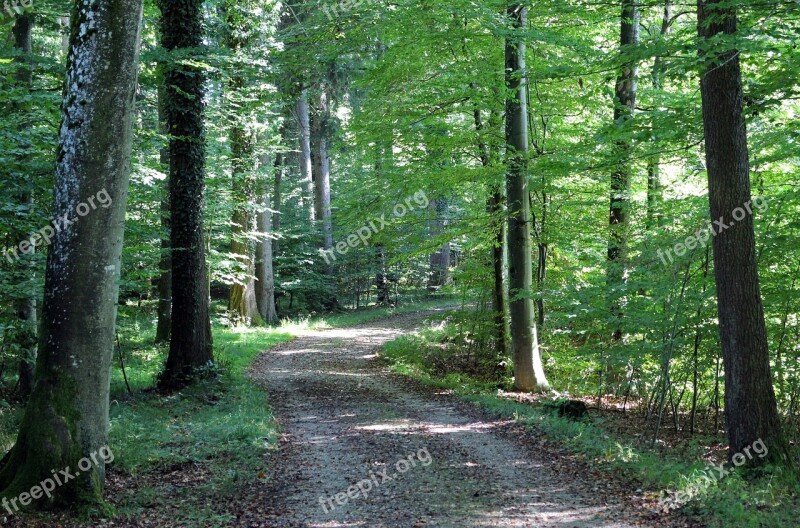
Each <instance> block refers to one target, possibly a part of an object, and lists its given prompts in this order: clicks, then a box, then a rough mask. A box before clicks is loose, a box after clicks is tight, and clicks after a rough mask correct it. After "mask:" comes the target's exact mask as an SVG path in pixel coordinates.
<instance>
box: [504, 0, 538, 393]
mask: <svg viewBox="0 0 800 528" xmlns="http://www.w3.org/2000/svg"><path fill="white" fill-rule="evenodd" d="M508 17H509V19H510V21H511V25H512V27H513V29H514V30H515V31H514V33H513V34H511V35H509V36H508V37H507V38H506V46H505V59H506V87H507V88H508V96H507V97H508V98H507V100H506V144H507V149H508V153H507V156H508V159H507V160H506V163H507V167H506V171H507V180H506V181H507V192H506V205H507V208H508V286H509V312H510V318H511V351H512V355H513V358H514V387H515V388H516V389H518V390H522V391H529V392H530V391H536V392H538V391H543V390H546V389H547V388H548V383H547V378H546V377H545V374H544V368H543V367H542V358H541V353H540V351H539V339H538V335H537V330H536V322H535V321H534V319H533V316H534V313H533V298H532V295H533V262H532V260H531V209H530V199H529V196H528V192H529V191H528V149H529V142H528V97H527V91H526V85H527V79H526V77H525V76H526V70H525V53H526V48H527V46H526V45H525V39H524V37H523V36H522V35H521V34H520V33H521V30H523V29H526V28H527V8H525V7H523V6H521V5H519V4H511V5H509V7H508Z"/></svg>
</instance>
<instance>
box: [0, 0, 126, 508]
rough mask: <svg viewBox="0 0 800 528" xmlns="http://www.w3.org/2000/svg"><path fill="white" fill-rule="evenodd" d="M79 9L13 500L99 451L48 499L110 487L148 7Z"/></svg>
mask: <svg viewBox="0 0 800 528" xmlns="http://www.w3.org/2000/svg"><path fill="white" fill-rule="evenodd" d="M74 14H75V17H74V19H73V28H72V32H71V35H72V37H71V41H70V54H69V60H68V66H67V78H66V83H65V86H66V90H65V96H64V104H63V106H62V125H61V129H60V132H59V148H58V157H57V169H56V182H55V210H54V213H55V217H56V218H59V219H61V218H64V217H66V218H67V221H63V220H57V221H56V225H57V226H58V229H54V231H56V232H54V233H51V234H52V235H53V240H52V245H51V246H50V252H49V256H48V260H47V268H46V273H45V296H44V310H43V316H42V317H43V324H42V333H41V339H40V342H39V357H38V360H37V365H36V381H35V384H34V387H33V392H32V394H31V396H30V401H29V403H28V405H27V407H26V409H25V414H24V417H23V419H22V423H21V425H20V428H19V433H18V436H17V442H16V444H15V445H14V448H13V449H12V451H11V453H10V455H9V456H8V457H7V460H6V463H5V465H4V466H3V468H2V471H0V490H2V492H0V495H2V496H3V497H6V498H11V499H12V500H11V501H9V502H14V501H16V498H17V496H18V495H19V494H21V493H24V492H30V490H31V489H32V488H33V487H34V486H37V485H39V484H40V483H41V482H42V481H44V480H46V479H52V477H53V471H57V470H58V469H61V468H68V467H69V468H76V467H79V465H78V462H79V461H80V460H81V459H82V458H84V457H91V456H92V455H94V457H95V459H97V463H95V464H93V465H92V466H91V467H90V468H87V469H86V470H82V471H81V472H80V474H77V473H76V476H75V478H74V479H72V480H70V481H68V482H66V483H63V485H62V486H56V487H55V490H54V491H53V494H54V495H53V498H52V499H44V501H47V502H51V503H56V504H58V505H64V506H66V505H70V506H75V505H76V504H79V503H98V502H100V501H102V492H103V486H104V483H105V461H106V460H107V458H104V457H102V456H98V454H102V453H103V452H105V449H106V448H107V443H108V426H109V424H108V404H109V400H108V398H109V382H110V374H111V359H112V351H113V344H114V333H115V330H114V327H115V323H116V306H117V297H118V293H119V289H118V284H119V273H120V265H121V255H122V238H123V231H124V222H125V204H126V200H127V187H128V177H129V174H130V155H131V144H132V129H133V107H134V96H135V88H136V69H137V64H138V50H139V29H140V22H141V17H142V2H141V1H140V0H107V1H106V2H102V3H97V2H96V3H92V2H84V3H80V4H78V5H77V6H76V7H75V11H74ZM92 204H94V206H92ZM101 450H103V451H101ZM81 469H83V468H81ZM44 501H40V502H37V503H36V506H32V507H38V506H39V504H41V503H42V502H44Z"/></svg>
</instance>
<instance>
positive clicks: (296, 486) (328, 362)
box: [237, 312, 665, 528]
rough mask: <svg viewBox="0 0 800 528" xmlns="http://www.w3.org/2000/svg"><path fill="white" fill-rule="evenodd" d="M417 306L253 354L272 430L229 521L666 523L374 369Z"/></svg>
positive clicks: (414, 319) (409, 326) (445, 399)
mask: <svg viewBox="0 0 800 528" xmlns="http://www.w3.org/2000/svg"><path fill="white" fill-rule="evenodd" d="M430 314H431V312H424V313H417V314H407V315H401V316H394V317H391V318H388V319H384V320H380V321H376V322H371V323H366V324H362V325H360V326H356V327H351V328H343V329H335V330H324V331H313V332H312V331H309V332H306V333H304V334H302V335H301V336H300V337H299V338H298V339H296V340H295V341H293V342H291V343H287V344H285V345H282V346H280V347H278V348H275V349H273V350H270V351H268V352H265V353H264V354H263V355H262V356H261V357H260V358H259V359H258V360H257V361H256V362H255V364H254V365H253V367H252V369H251V375H252V376H253V377H254V379H256V380H257V381H258V382H259V383H262V384H263V386H264V387H265V389H266V390H267V391H268V393H269V404H270V406H272V408H273V409H274V412H275V414H276V416H277V417H278V419H279V421H280V423H281V428H282V433H283V435H282V438H281V445H280V449H279V450H278V451H277V452H276V453H275V454H274V455H273V456H272V459H271V460H270V461H269V467H270V468H271V469H270V470H269V471H268V473H267V475H266V477H267V478H266V484H262V489H260V490H259V491H258V499H257V500H258V501H260V503H259V504H258V505H257V506H256V507H253V508H250V509H248V510H247V511H242V512H241V513H240V514H239V518H238V521H237V526H249V527H252V526H263V527H276V528H278V527H320V528H339V527H370V528H373V527H392V528H394V527H420V526H440V527H459V528H468V527H507V526H526V527H541V528H550V527H553V528H555V527H559V528H584V527H603V528H628V527H634V526H649V527H651V528H652V527H655V526H664V525H665V524H664V519H660V520H659V521H660V522H655V519H653V518H652V516H648V514H647V512H645V511H643V510H641V508H638V507H636V506H635V505H633V504H632V503H631V502H630V501H628V500H627V499H622V498H620V497H618V495H620V493H619V492H618V491H616V492H615V491H608V492H607V493H606V491H605V486H604V485H602V484H599V483H598V480H597V478H596V475H593V474H592V470H591V469H589V468H586V471H585V472H580V471H578V472H577V473H576V471H575V469H576V468H575V466H574V464H576V461H575V460H574V459H571V458H570V457H567V456H562V454H559V453H557V452H556V453H554V452H553V450H552V448H549V451H548V448H546V447H543V446H544V445H545V444H544V443H543V442H541V443H537V439H536V436H535V435H531V434H528V433H526V432H525V431H524V430H523V428H521V427H520V426H518V425H516V424H514V423H511V422H509V421H498V420H497V419H496V418H493V417H490V416H487V415H485V414H484V413H483V412H481V411H479V410H477V409H476V408H474V407H473V406H471V405H468V404H464V403H462V402H460V401H459V400H458V399H456V398H454V397H452V396H448V395H446V394H441V393H438V392H437V391H435V390H434V389H429V388H424V387H421V386H419V385H418V384H416V383H414V382H411V381H409V380H406V379H405V378H402V377H399V376H396V375H393V374H390V373H388V372H386V370H385V368H383V367H382V366H381V363H380V361H379V360H378V359H377V355H376V354H377V352H378V351H379V350H380V347H381V346H382V345H383V344H385V343H386V342H388V341H390V340H392V339H395V338H397V337H398V336H401V335H403V334H407V333H409V332H412V331H413V330H414V329H415V328H418V327H420V326H421V324H423V320H424V317H425V316H426V315H430ZM569 464H572V467H568V465H569ZM576 475H577V477H576ZM580 477H583V478H580ZM359 486H360V488H359ZM348 492H349V495H348ZM615 494H616V495H617V496H615ZM630 495H636V493H634V490H630ZM648 518H650V519H653V520H654V523H653V524H649V521H648V520H647V519H648Z"/></svg>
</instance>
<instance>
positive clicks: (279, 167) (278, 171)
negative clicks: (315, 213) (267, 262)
mask: <svg viewBox="0 0 800 528" xmlns="http://www.w3.org/2000/svg"><path fill="white" fill-rule="evenodd" d="M284 134H286V131H285V130H284ZM288 161H289V158H288V154H284V153H280V152H279V153H278V155H277V156H276V157H275V183H274V187H273V191H272V196H273V198H272V203H271V204H270V205H271V207H272V210H273V212H272V218H270V221H271V222H272V226H271V228H270V230H271V231H272V232H273V233H278V232H279V231H280V229H281V205H282V202H283V194H282V193H281V185H282V182H283V175H284V171H285V170H286V168H287V167H288V166H289V163H288ZM268 195H269V194H268ZM272 251H273V253H274V254H275V255H277V254H278V251H280V240H279V239H278V238H275V239H273V241H272Z"/></svg>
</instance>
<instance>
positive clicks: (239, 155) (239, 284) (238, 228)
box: [228, 125, 262, 326]
mask: <svg viewBox="0 0 800 528" xmlns="http://www.w3.org/2000/svg"><path fill="white" fill-rule="evenodd" d="M254 155H255V154H254V144H253V138H252V137H250V136H249V135H248V134H247V132H246V131H245V130H244V128H243V127H242V126H240V125H236V126H234V128H233V130H232V131H231V165H232V169H233V170H232V180H233V199H234V201H235V205H234V210H233V217H232V219H231V226H232V228H231V253H232V254H233V255H235V258H236V260H237V262H238V263H239V266H240V269H239V272H240V273H243V275H242V276H241V277H240V278H238V279H237V280H236V282H235V283H234V284H233V286H232V287H231V295H230V300H229V302H228V310H230V311H232V312H234V313H235V314H236V315H237V317H238V319H239V321H240V322H241V323H243V324H245V325H247V326H249V325H252V324H260V323H262V321H261V316H260V315H259V310H258V302H257V300H256V279H255V244H253V243H252V242H251V240H250V233H251V232H252V231H253V229H254V227H255V226H254V225H253V224H254V219H253V214H252V212H251V209H250V208H251V203H252V202H254V201H255V189H254V187H255V181H254V171H255V158H254Z"/></svg>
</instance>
